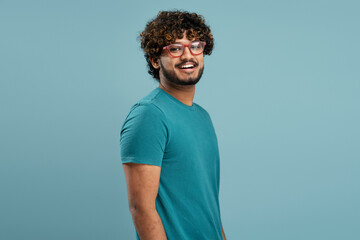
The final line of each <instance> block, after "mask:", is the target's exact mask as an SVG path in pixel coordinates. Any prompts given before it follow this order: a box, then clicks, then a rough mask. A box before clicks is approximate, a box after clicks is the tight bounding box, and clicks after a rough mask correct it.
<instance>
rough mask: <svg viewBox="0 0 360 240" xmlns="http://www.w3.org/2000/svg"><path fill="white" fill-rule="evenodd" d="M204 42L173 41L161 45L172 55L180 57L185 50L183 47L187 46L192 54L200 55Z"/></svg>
mask: <svg viewBox="0 0 360 240" xmlns="http://www.w3.org/2000/svg"><path fill="white" fill-rule="evenodd" d="M205 45H206V42H200V41H195V42H192V43H190V44H187V45H185V44H181V43H173V44H170V45H168V46H165V47H163V49H164V50H165V49H167V50H168V52H169V54H170V55H171V56H172V57H181V56H182V55H183V54H184V52H185V47H187V48H189V50H190V53H191V54H192V55H194V56H196V55H200V54H202V53H203V52H204V49H205Z"/></svg>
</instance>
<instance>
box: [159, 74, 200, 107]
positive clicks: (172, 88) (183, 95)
mask: <svg viewBox="0 0 360 240" xmlns="http://www.w3.org/2000/svg"><path fill="white" fill-rule="evenodd" d="M159 88H161V89H162V90H164V91H165V92H167V93H168V94H170V95H171V96H173V97H174V98H176V99H177V100H179V101H180V102H182V103H184V104H186V105H188V106H192V104H193V100H194V95H195V85H188V86H186V85H185V86H179V85H174V84H171V83H169V82H165V81H161V80H160V84H159Z"/></svg>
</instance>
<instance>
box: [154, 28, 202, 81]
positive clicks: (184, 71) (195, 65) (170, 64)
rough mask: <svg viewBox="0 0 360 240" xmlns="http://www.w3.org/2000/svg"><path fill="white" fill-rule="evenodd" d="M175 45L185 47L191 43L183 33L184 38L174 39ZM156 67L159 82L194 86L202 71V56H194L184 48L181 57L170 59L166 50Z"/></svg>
mask: <svg viewBox="0 0 360 240" xmlns="http://www.w3.org/2000/svg"><path fill="white" fill-rule="evenodd" d="M175 43H181V44H185V45H186V44H190V43H191V41H190V40H189V39H187V38H186V34H185V33H184V37H183V38H182V39H176V40H175ZM157 66H158V67H159V68H160V81H168V82H170V83H173V84H176V85H195V84H196V83H197V82H198V81H199V80H200V78H201V75H202V73H203V71H204V54H203V53H202V54H200V55H196V56H194V55H192V54H191V52H190V50H189V48H187V47H185V50H184V54H183V55H182V56H180V57H172V56H171V55H170V54H169V52H168V51H167V50H164V51H163V54H162V55H161V56H160V58H159V63H158V65H157Z"/></svg>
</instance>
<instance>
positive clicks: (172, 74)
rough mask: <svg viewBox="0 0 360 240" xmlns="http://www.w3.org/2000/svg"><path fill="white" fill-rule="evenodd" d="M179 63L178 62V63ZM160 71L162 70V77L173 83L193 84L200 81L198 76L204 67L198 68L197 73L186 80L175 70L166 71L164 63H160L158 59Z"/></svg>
mask: <svg viewBox="0 0 360 240" xmlns="http://www.w3.org/2000/svg"><path fill="white" fill-rule="evenodd" d="M179 65H180V64H179ZM160 67H161V68H160V69H161V70H160V71H162V73H163V75H164V77H165V78H166V79H167V80H168V81H169V82H171V83H173V84H175V85H181V86H188V85H195V84H196V83H198V82H199V81H200V78H201V76H202V74H203V72H204V67H202V68H200V69H199V72H198V75H197V76H196V77H194V78H189V79H187V80H181V79H179V78H178V76H177V75H176V73H175V71H168V70H166V69H165V68H164V65H163V64H162V62H161V60H160Z"/></svg>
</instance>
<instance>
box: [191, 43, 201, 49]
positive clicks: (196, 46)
mask: <svg viewBox="0 0 360 240" xmlns="http://www.w3.org/2000/svg"><path fill="white" fill-rule="evenodd" d="M191 49H194V50H196V49H202V45H201V43H199V42H194V43H192V44H191Z"/></svg>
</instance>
